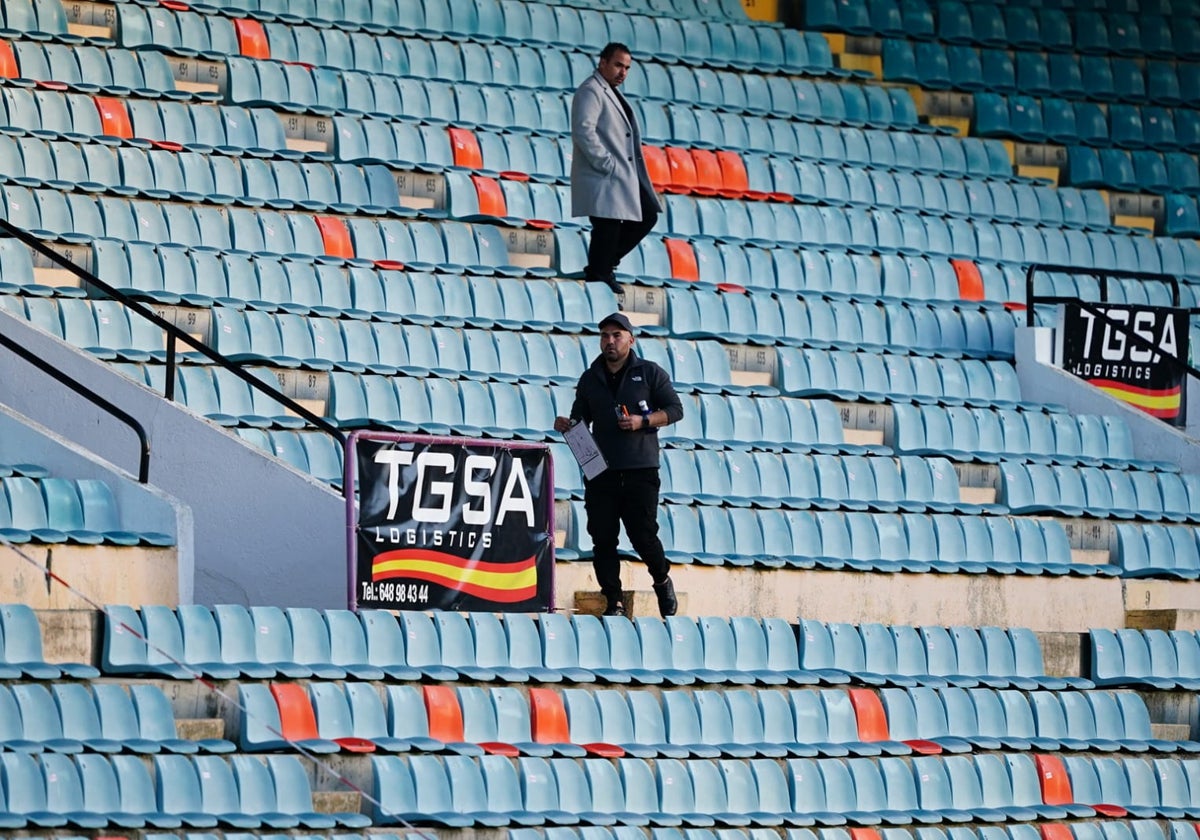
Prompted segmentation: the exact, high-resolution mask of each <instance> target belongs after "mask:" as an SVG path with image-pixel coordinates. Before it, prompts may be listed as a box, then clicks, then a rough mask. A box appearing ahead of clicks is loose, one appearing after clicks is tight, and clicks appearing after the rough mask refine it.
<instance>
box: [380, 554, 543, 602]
mask: <svg viewBox="0 0 1200 840" xmlns="http://www.w3.org/2000/svg"><path fill="white" fill-rule="evenodd" d="M371 577H372V579H373V580H377V581H378V580H390V579H394V578H413V579H416V580H428V581H430V582H435V583H439V584H441V585H442V586H446V587H448V588H450V589H456V590H458V591H461V592H468V593H470V594H474V595H478V596H480V597H486V598H491V599H492V600H496V601H523V600H525V599H527V598H532V597H533V596H534V595H535V594H536V591H537V564H536V562H535V560H534V558H533V557H532V556H530V557H527V558H525V559H524V560H520V561H518V562H516V563H489V562H481V563H471V561H469V560H468V559H466V558H463V557H458V556H455V555H452V554H444V553H442V552H438V551H427V550H423V549H413V550H397V551H389V552H385V553H383V554H380V555H379V556H377V557H376V558H375V560H374V562H373V563H372V564H371Z"/></svg>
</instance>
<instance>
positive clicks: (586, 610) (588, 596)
mask: <svg viewBox="0 0 1200 840" xmlns="http://www.w3.org/2000/svg"><path fill="white" fill-rule="evenodd" d="M675 598H676V599H677V600H678V601H679V612H678V614H679V615H688V611H687V604H688V596H687V593H686V592H684V591H683V590H681V589H680V588H679V586H678V585H676V587H675ZM624 601H625V615H626V617H628V618H637V617H638V616H654V617H657V616H658V596H656V595H655V594H654V590H653V589H627V590H625V593H624ZM607 603H608V601H607V599H606V598H605V597H604V596H603V595H602V594H600V591H599V590H597V589H593V590H589V591H579V592H576V593H575V600H574V604H575V612H577V613H581V614H583V615H603V614H604V610H605V608H606V606H607Z"/></svg>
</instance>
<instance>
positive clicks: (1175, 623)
mask: <svg viewBox="0 0 1200 840" xmlns="http://www.w3.org/2000/svg"><path fill="white" fill-rule="evenodd" d="M1125 626H1126V627H1137V628H1140V629H1142V630H1200V610H1197V609H1175V610H1127V611H1126V613H1125Z"/></svg>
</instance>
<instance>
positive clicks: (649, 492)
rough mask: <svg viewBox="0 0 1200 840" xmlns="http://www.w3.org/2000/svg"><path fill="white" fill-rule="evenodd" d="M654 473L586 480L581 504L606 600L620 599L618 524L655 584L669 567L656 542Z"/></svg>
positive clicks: (627, 472) (617, 472)
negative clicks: (623, 525)
mask: <svg viewBox="0 0 1200 840" xmlns="http://www.w3.org/2000/svg"><path fill="white" fill-rule="evenodd" d="M658 488H659V477H658V469H657V468H656V467H651V468H649V469H641V470H611V469H610V470H606V471H604V472H602V473H600V475H598V476H596V477H595V478H593V479H590V480H589V481H587V482H586V484H585V487H584V496H583V504H584V509H585V510H586V511H587V520H588V521H587V528H588V534H590V535H591V537H592V551H593V554H592V568H593V569H595V572H596V582H597V583H599V584H600V591H601V592H603V593H604V595H605V596H606V597H607V598H608V599H609V602H610V603H612V602H613V601H618V600H621V561H620V559H619V558H618V557H617V539H618V536H619V529H620V526H621V523H624V524H625V533H626V534H627V535H628V536H629V542H630V543H632V544H633V548H634V550H635V551H636V552H637V553H638V555H639V556H640V557H641V558H642V560H643V561H644V562H645V563H646V569H647V571H649V572H650V577H651V579H652V580H653V582H654V583H662V582H663V581H664V580H666V579H667V576H668V573H669V569H668V564H667V557H666V555H665V554H664V553H663V546H662V542H661V541H660V540H659V539H658Z"/></svg>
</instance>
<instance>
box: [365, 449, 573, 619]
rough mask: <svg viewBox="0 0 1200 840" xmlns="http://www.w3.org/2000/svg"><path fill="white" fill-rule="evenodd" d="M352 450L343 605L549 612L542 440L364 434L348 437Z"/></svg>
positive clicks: (546, 453)
mask: <svg viewBox="0 0 1200 840" xmlns="http://www.w3.org/2000/svg"><path fill="white" fill-rule="evenodd" d="M381 438H384V439H381ZM354 451H355V453H356V458H355V462H356V467H357V471H358V487H359V491H358V499H359V502H358V513H357V526H356V531H357V534H356V536H355V547H356V552H355V554H356V556H355V557H354V560H353V565H354V568H353V569H352V572H353V573H354V575H355V577H354V582H353V592H352V595H351V607H353V608H368V609H389V610H396V609H402V610H403V609H410V610H412V609H416V610H426V609H439V610H486V611H510V612H516V611H520V612H532V611H544V610H548V609H549V608H550V604H551V595H552V592H553V583H554V582H553V567H554V540H553V505H554V487H553V475H552V466H551V458H550V450H549V449H548V448H547V447H546V446H544V445H533V444H507V445H506V444H503V443H496V442H490V441H481V440H461V441H460V440H458V439H453V440H451V439H447V438H419V437H415V436H390V437H388V436H371V435H370V433H368V434H367V436H364V437H358V436H356V440H355V443H354Z"/></svg>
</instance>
